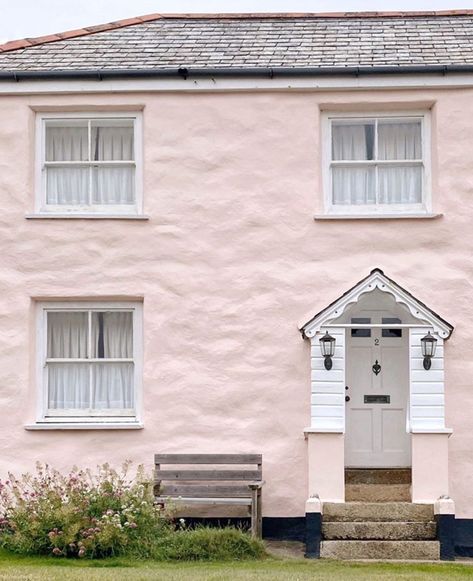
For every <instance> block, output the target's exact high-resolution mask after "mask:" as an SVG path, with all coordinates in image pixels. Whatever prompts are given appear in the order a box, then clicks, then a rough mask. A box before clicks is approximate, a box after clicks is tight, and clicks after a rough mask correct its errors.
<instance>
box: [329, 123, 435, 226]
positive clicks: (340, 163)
mask: <svg viewBox="0 0 473 581" xmlns="http://www.w3.org/2000/svg"><path fill="white" fill-rule="evenodd" d="M325 126H326V131H325V133H326V135H325V138H324V139H325V149H324V151H325V154H324V172H325V179H324V188H325V206H326V212H327V213H329V214H330V213H331V214H345V215H347V216H348V217H349V216H350V215H353V216H357V215H358V216H359V215H361V216H370V215H373V216H374V217H376V216H384V215H400V214H419V215H421V214H426V213H428V212H430V211H431V205H430V162H429V159H430V155H429V151H430V138H429V137H428V136H429V134H430V133H429V129H428V122H427V116H426V115H425V114H419V115H404V116H399V115H396V116H394V115H379V116H373V117H360V116H343V117H342V116H332V115H330V116H328V117H327V118H326V124H325Z"/></svg>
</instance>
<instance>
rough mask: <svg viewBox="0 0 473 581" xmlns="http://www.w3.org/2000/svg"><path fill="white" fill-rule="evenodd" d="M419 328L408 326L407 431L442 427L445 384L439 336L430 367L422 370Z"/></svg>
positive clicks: (441, 341)
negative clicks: (408, 402) (408, 415)
mask: <svg viewBox="0 0 473 581" xmlns="http://www.w3.org/2000/svg"><path fill="white" fill-rule="evenodd" d="M425 334H426V330H425V329H422V328H413V329H410V334H409V360H410V370H409V373H410V427H411V431H414V432H415V431H416V430H422V431H430V430H432V431H435V430H442V429H444V428H445V393H444V392H445V386H444V357H443V339H441V338H440V337H438V336H436V339H437V349H436V353H435V357H433V358H432V366H431V368H430V369H429V370H426V369H424V365H423V357H422V347H421V339H422V337H423V336H424V335H425Z"/></svg>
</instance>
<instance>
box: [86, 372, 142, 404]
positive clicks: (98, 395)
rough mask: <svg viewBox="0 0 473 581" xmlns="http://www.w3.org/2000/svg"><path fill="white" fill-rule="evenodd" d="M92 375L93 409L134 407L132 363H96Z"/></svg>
mask: <svg viewBox="0 0 473 581" xmlns="http://www.w3.org/2000/svg"><path fill="white" fill-rule="evenodd" d="M93 377H94V379H93V390H92V391H93V395H92V407H93V409H96V410H103V409H131V408H133V407H134V405H135V402H134V395H133V363H96V364H94V365H93Z"/></svg>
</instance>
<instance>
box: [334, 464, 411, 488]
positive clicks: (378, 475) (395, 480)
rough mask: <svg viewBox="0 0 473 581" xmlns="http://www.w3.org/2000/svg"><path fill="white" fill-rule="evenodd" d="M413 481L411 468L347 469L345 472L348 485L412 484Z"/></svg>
mask: <svg viewBox="0 0 473 581" xmlns="http://www.w3.org/2000/svg"><path fill="white" fill-rule="evenodd" d="M411 480H412V475H411V469H410V468H407V469H404V468H389V469H384V468H376V469H362V468H347V469H346V470H345V483H346V484H410V483H411Z"/></svg>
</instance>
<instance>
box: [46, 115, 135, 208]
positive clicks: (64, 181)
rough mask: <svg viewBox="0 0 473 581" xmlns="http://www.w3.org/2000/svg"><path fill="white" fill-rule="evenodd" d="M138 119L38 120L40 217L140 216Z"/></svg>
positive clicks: (127, 117) (83, 116) (118, 116)
mask: <svg viewBox="0 0 473 581" xmlns="http://www.w3.org/2000/svg"><path fill="white" fill-rule="evenodd" d="M139 127H140V123H139V116H138V115H137V114H133V115H118V114H113V115H107V116H105V115H104V114H101V115H100V116H97V117H95V116H86V115H78V114H77V115H75V116H65V115H59V116H58V115H57V114H56V115H54V116H53V115H52V114H51V115H48V116H46V115H42V116H39V117H38V127H37V130H38V151H37V157H38V159H39V164H38V180H37V181H38V189H39V193H38V200H37V211H38V212H39V213H62V214H64V213H71V214H74V213H76V214H77V213H80V214H86V215H87V214H119V215H120V214H138V213H139V212H141V186H140V184H141V176H140V172H141V167H140V165H141V164H140V159H141V155H140V147H139V144H140V135H139Z"/></svg>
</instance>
